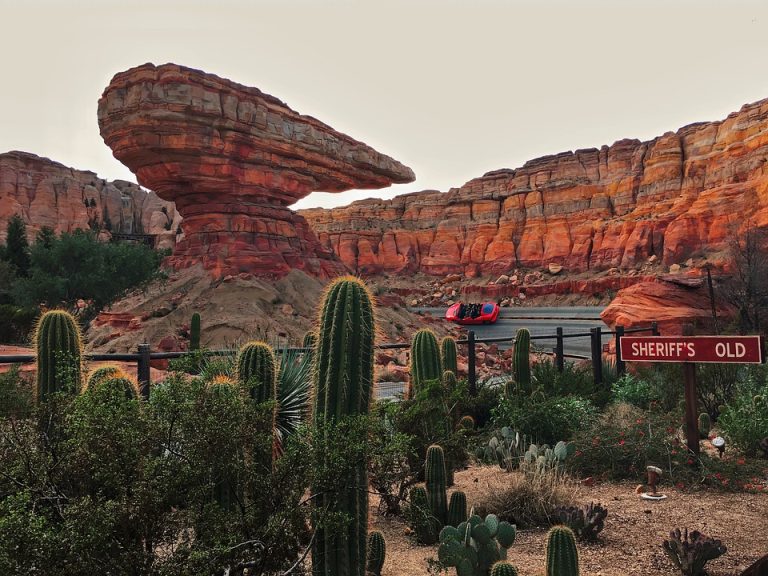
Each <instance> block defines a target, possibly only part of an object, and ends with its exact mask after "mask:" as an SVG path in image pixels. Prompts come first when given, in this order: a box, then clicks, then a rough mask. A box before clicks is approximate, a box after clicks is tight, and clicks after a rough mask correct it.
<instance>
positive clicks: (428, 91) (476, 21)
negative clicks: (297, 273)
mask: <svg viewBox="0 0 768 576" xmlns="http://www.w3.org/2000/svg"><path fill="white" fill-rule="evenodd" d="M0 21H1V22H2V24H3V25H2V32H0V54H2V60H1V61H2V69H1V72H0V74H2V80H1V81H0V152H6V151H9V150H23V151H27V152H32V153H35V154H38V155H41V156H46V157H48V158H51V159H53V160H56V161H58V162H61V163H63V164H65V165H67V166H72V167H75V168H79V169H83V170H92V171H94V172H97V173H98V174H99V176H101V177H103V178H108V179H118V178H120V179H124V180H130V181H133V182H135V181H136V179H135V177H134V175H133V174H132V173H131V172H130V171H129V170H128V169H127V168H126V167H125V166H123V165H122V164H121V163H120V162H118V161H117V160H116V159H114V158H113V157H112V154H111V151H110V149H109V148H108V147H107V146H106V145H105V144H104V143H103V141H102V140H101V137H100V136H99V128H98V123H97V119H96V108H97V101H98V99H99V96H100V95H101V93H102V91H103V90H104V88H105V87H106V85H107V84H108V83H109V81H110V79H111V77H112V76H113V75H114V74H115V73H117V72H120V71H123V70H126V69H128V68H131V67H133V66H137V65H140V64H143V63H145V62H153V63H155V64H164V63H166V62H174V63H177V64H182V65H185V66H190V67H193V68H199V69H202V70H205V71H207V72H212V73H215V74H217V75H219V76H223V77H225V78H230V79H231V80H234V81H236V82H239V83H241V84H245V85H249V86H256V87H258V88H259V89H261V90H263V91H264V92H267V93H269V94H272V95H274V96H276V97H278V98H280V99H281V100H283V101H284V102H286V103H287V104H288V105H289V106H291V107H292V108H293V109H294V110H297V111H298V112H300V113H302V114H309V115H311V116H315V117H316V118H318V119H320V120H322V121H323V122H325V123H327V124H329V125H330V126H332V127H333V128H335V129H336V130H339V131H341V132H344V133H346V134H349V135H350V136H352V137H353V138H356V139H358V140H361V141H363V142H365V143H367V144H369V145H371V146H373V147H374V148H376V149H377V150H378V151H380V152H383V153H385V154H388V155H390V156H392V157H393V158H395V159H397V160H399V161H401V162H402V163H404V164H406V165H407V166H410V167H411V168H412V169H413V170H414V171H415V173H416V178H417V179H416V181H415V182H413V183H411V184H404V185H398V186H393V187H391V188H388V189H384V190H381V191H371V190H365V191H349V192H344V193H340V194H323V193H314V194H312V195H310V196H308V197H307V198H305V199H303V200H301V201H300V202H299V203H298V204H297V205H295V207H297V208H299V207H303V208H306V207H313V206H324V207H331V206H337V205H344V204H347V203H349V202H351V201H353V200H357V199H362V198H368V197H373V196H376V197H383V198H391V197H393V196H394V195H396V194H402V193H405V192H412V191H416V190H425V189H435V190H442V191H447V190H448V189H450V188H452V187H458V186H461V185H462V184H464V183H465V182H467V181H468V180H470V179H472V178H475V177H477V176H480V175H482V174H483V173H485V172H487V171H490V170H496V169H500V168H516V167H519V166H521V165H523V164H524V163H525V162H526V161H527V160H530V159H533V158H537V157H539V156H543V155H547V154H556V153H559V152H564V151H567V150H576V149H579V148H590V147H599V146H601V145H603V144H609V145H610V144H612V143H613V142H615V141H616V140H619V139H622V138H638V139H641V140H647V139H651V138H653V137H655V136H659V135H661V134H663V133H664V132H667V131H670V130H677V129H678V128H680V127H682V126H685V125H686V124H690V123H692V122H698V121H707V120H718V119H722V118H725V116H727V115H728V114H729V113H730V112H733V111H736V110H738V109H739V108H740V107H741V106H742V105H743V104H745V103H748V102H754V101H756V100H760V99H762V98H768V74H766V62H768V1H766V0H727V1H720V0H711V1H710V0H659V1H657V0H639V1H634V0H610V1H595V0H570V1H564V0H535V1H523V0H520V1H518V0H463V1H459V0H380V1H379V0H376V1H374V0H360V1H352V0H347V1H341V0H334V1H331V0H314V1H311V0H282V1H278V0H269V1H268V0H209V1H205V2H204V1H200V0H153V1H144V0H131V1H118V0H98V1H96V0H91V1H84V0H0Z"/></svg>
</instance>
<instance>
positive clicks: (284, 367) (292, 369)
mask: <svg viewBox="0 0 768 576" xmlns="http://www.w3.org/2000/svg"><path fill="white" fill-rule="evenodd" d="M279 356H280V372H279V374H278V377H277V403H278V411H277V432H278V438H279V439H280V440H281V441H282V440H283V439H285V438H287V437H288V436H290V435H291V434H293V433H294V432H296V430H297V429H298V428H299V426H301V424H302V423H303V422H304V416H305V414H306V413H307V408H308V406H309V389H310V384H311V380H312V355H311V354H302V353H301V352H296V351H294V350H288V349H284V350H283V352H282V354H280V355H279Z"/></svg>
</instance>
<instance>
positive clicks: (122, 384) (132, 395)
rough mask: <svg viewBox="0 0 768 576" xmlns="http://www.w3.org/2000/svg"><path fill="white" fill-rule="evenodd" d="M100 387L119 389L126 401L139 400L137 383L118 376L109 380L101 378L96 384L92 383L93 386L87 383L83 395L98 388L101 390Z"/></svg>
mask: <svg viewBox="0 0 768 576" xmlns="http://www.w3.org/2000/svg"><path fill="white" fill-rule="evenodd" d="M102 387H110V388H118V389H121V390H123V392H125V397H126V399H128V400H139V399H141V389H140V388H139V383H138V382H136V380H134V379H133V378H130V377H128V376H127V375H119V376H113V377H110V378H103V379H101V380H98V381H97V382H94V383H93V384H91V383H89V384H88V386H87V388H86V389H85V393H88V392H90V391H94V390H97V389H98V388H102Z"/></svg>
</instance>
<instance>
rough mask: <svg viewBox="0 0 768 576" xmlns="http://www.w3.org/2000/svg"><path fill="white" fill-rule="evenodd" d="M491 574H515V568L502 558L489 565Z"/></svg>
mask: <svg viewBox="0 0 768 576" xmlns="http://www.w3.org/2000/svg"><path fill="white" fill-rule="evenodd" d="M491 576H517V568H515V567H514V566H513V565H512V564H510V563H509V562H506V561H504V560H502V561H501V562H496V564H494V565H493V566H492V567H491Z"/></svg>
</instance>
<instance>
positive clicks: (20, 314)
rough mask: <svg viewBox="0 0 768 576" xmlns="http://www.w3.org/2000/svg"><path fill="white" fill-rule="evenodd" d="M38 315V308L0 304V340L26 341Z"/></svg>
mask: <svg viewBox="0 0 768 576" xmlns="http://www.w3.org/2000/svg"><path fill="white" fill-rule="evenodd" d="M37 316H38V312H37V309H36V308H22V307H20V306H16V305H15V304H0V342H7V343H26V342H28V340H29V334H30V332H31V331H32V328H33V326H34V324H35V319H36V318H37Z"/></svg>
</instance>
